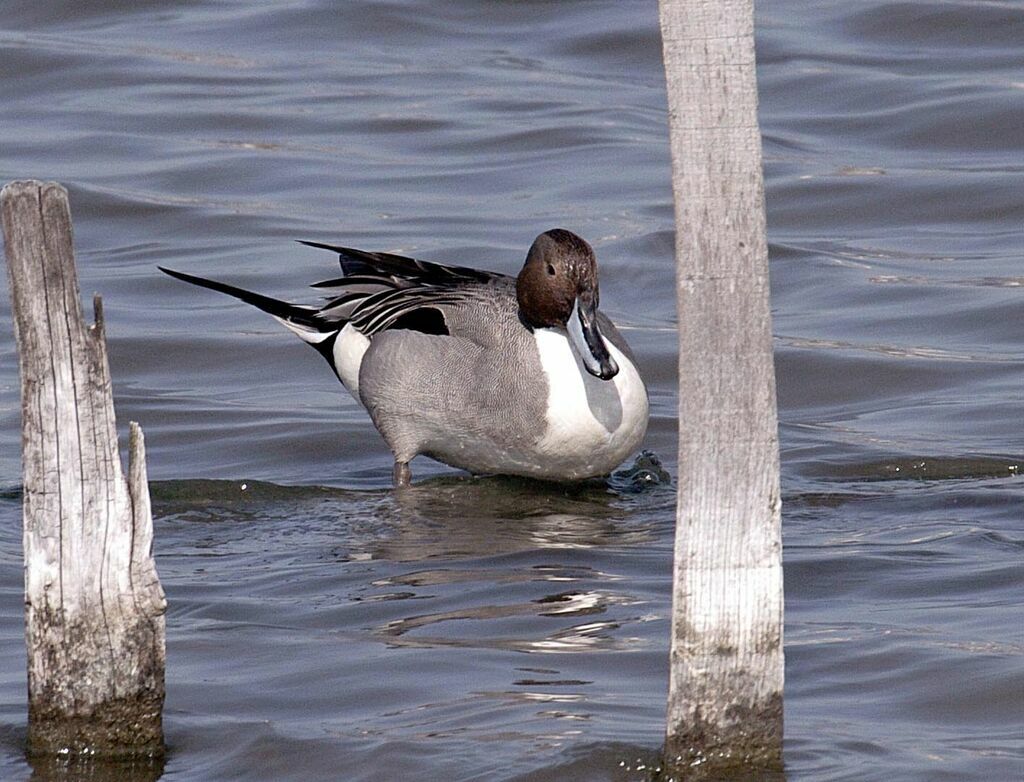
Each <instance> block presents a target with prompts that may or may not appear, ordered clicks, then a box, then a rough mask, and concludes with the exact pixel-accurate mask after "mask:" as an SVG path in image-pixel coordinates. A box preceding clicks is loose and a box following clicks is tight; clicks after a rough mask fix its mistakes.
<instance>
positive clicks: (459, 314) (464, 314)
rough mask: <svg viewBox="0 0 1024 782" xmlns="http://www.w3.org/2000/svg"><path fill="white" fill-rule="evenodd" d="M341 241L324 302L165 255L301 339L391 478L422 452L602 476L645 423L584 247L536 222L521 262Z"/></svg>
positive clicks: (401, 476)
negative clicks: (432, 257) (369, 422)
mask: <svg viewBox="0 0 1024 782" xmlns="http://www.w3.org/2000/svg"><path fill="white" fill-rule="evenodd" d="M303 244H307V245H310V246H313V247H320V248H323V249H327V250H331V251H333V252H336V253H337V254H338V256H339V259H340V262H341V268H342V272H343V274H344V276H343V277H340V278H338V279H332V280H326V281H324V282H319V283H315V284H314V286H313V287H315V288H327V289H335V291H334V293H333V294H332V296H331V297H330V298H329V299H328V300H327V302H326V303H325V304H323V305H322V306H319V307H309V306H301V305H295V304H289V303H287V302H283V301H278V300H276V299H272V298H269V297H267V296H262V295H260V294H258V293H251V292H249V291H246V290H242V289H240V288H236V287H234V286H232V285H226V284H225V283H222V282H216V281H213V280H207V279H203V278H201V277H194V276H192V275H189V274H183V273H182V272H177V271H172V270H170V269H164V268H162V267H161V270H162V271H164V272H166V273H167V274H169V275H171V276H172V277H176V278H178V279H179V280H184V281H185V282H190V283H193V284H195V285H201V286H203V287H205V288H212V289H213V290H216V291H220V292H222V293H227V294H228V295H230V296H234V297H236V298H239V299H241V300H242V301H245V302H248V303H249V304H252V305H254V306H256V307H258V308H259V309H261V310H263V311H264V312H266V313H268V314H270V315H271V316H272V317H273V318H274V319H275V320H277V321H279V322H280V323H281V324H283V325H284V326H286V327H287V328H288V329H290V330H291V331H293V332H294V333H295V334H297V335H298V336H299V337H300V338H301V339H302V340H303V341H304V342H306V343H307V344H309V345H312V346H313V347H314V348H316V350H317V351H318V352H319V353H320V354H321V355H322V356H323V357H324V358H325V359H327V362H328V363H329V364H330V365H331V368H332V369H333V370H334V372H335V374H336V375H337V376H338V379H339V380H341V382H342V384H344V386H345V388H346V389H348V391H349V392H350V393H351V394H352V396H354V397H355V398H356V400H357V401H359V402H360V403H361V404H362V405H363V406H364V407H365V408H366V410H367V411H368V412H369V413H370V417H371V418H372V419H373V423H374V424H375V425H376V427H377V429H378V430H379V431H380V433H381V435H382V436H383V437H384V440H385V441H386V442H387V444H388V446H389V447H390V448H391V451H392V452H393V453H394V456H395V466H394V481H395V484H396V485H405V484H407V483H408V482H409V480H410V478H411V471H410V469H409V462H410V461H411V460H412V459H413V457H415V456H417V455H420V454H423V455H426V456H431V457H433V458H434V459H437V460H439V461H441V462H444V463H445V464H449V465H451V466H453V467H459V468H462V469H464V470H468V471H470V472H473V473H503V474H510V475H524V476H530V477H534V478H542V479H547V480H563V481H564V480H570V481H575V480H582V479H585V478H592V477H596V476H601V475H607V474H608V473H609V472H611V471H612V470H613V469H614V468H615V467H616V466H618V465H619V464H620V463H621V462H622V461H623V460H624V459H625V458H626V457H627V456H628V455H629V454H630V453H632V452H633V451H634V450H635V449H636V448H637V446H639V445H640V441H641V440H642V439H643V436H644V433H645V431H646V429H647V389H646V388H645V386H644V383H643V380H642V379H641V378H640V373H639V372H638V371H637V368H636V362H635V361H634V359H633V354H632V351H631V350H630V349H629V346H628V345H627V344H626V341H625V340H624V339H623V338H622V335H621V334H620V333H619V332H618V330H617V329H616V328H615V326H614V325H613V324H612V322H611V321H610V320H609V319H608V318H607V317H605V315H604V314H603V313H601V312H599V311H598V284H597V261H596V259H595V257H594V251H593V250H592V249H591V247H590V245H589V244H587V242H585V241H584V240H583V239H581V238H580V237H579V236H577V235H576V234H574V233H571V232H570V231H566V230H563V229H555V230H552V231H547V232H546V233H543V234H541V235H540V236H538V237H537V239H536V240H535V241H534V243H533V245H532V246H531V247H530V251H529V253H528V254H527V256H526V263H525V264H524V265H523V268H522V271H520V272H519V275H518V277H516V278H513V277H510V276H508V275H505V274H499V273H497V272H490V271H479V270H477V269H470V268H465V267H461V266H445V265H442V264H439V263H431V262H427V261H418V260H415V259H413V258H405V257H402V256H400V255H391V254H389V253H376V252H365V251H363V250H353V249H350V248H347V247H335V246H333V245H327V244H320V243H318V242H303Z"/></svg>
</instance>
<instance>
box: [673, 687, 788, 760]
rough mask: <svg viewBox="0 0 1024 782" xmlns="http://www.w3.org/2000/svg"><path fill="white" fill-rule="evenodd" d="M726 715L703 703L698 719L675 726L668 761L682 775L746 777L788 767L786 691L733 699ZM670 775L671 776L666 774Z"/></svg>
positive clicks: (698, 710) (696, 715)
mask: <svg viewBox="0 0 1024 782" xmlns="http://www.w3.org/2000/svg"><path fill="white" fill-rule="evenodd" d="M720 716H722V718H723V719H722V720H721V721H718V720H716V721H710V720H708V719H706V718H704V717H703V716H702V715H701V712H700V709H697V710H696V711H695V712H694V714H693V715H692V719H691V720H689V721H688V722H686V723H685V724H679V725H677V726H676V727H675V729H674V730H671V731H669V733H670V736H669V738H668V741H667V742H666V744H665V751H664V758H663V767H664V771H665V773H666V774H669V775H672V774H674V775H675V777H676V778H678V779H680V780H682V779H686V780H697V779H702V778H711V777H714V778H717V777H722V776H727V777H730V778H731V777H733V776H736V777H737V778H741V779H742V778H743V775H744V772H746V773H747V774H749V773H752V772H756V773H758V774H764V773H765V772H773V771H777V772H781V771H782V696H781V694H779V695H775V696H772V697H770V698H769V699H768V700H767V701H765V702H763V703H759V704H749V703H747V704H743V703H733V704H732V705H730V706H729V707H728V708H727V710H726V714H724V715H720ZM663 778H664V779H667V778H669V777H667V776H666V777H663Z"/></svg>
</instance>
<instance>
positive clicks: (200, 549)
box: [0, 0, 1024, 781]
mask: <svg viewBox="0 0 1024 782" xmlns="http://www.w3.org/2000/svg"><path fill="white" fill-rule="evenodd" d="M656 11H657V8H656V5H655V4H654V3H653V2H647V3H623V2H562V3H558V4H549V3H538V2H527V3H514V4H513V3H509V4H496V3H486V2H480V1H479V0H476V1H472V0H463V1H462V2H454V3H428V2H411V1H410V2H390V3H382V2H381V3H357V2H352V3H346V4H332V3H326V2H319V3H317V2H294V3H289V4H283V3H279V4H266V5H257V4H245V3H239V2H227V3H225V2H221V3H214V2H210V0H197V2H193V3H188V4H181V3H168V2H157V1H156V0H150V1H149V2H142V3H116V2H100V1H99V0H96V1H95V2H80V3H75V4H66V3H56V2H50V1H40V0H36V1H35V2H32V3H27V2H25V3H21V2H17V3H9V4H7V7H6V8H5V14H4V29H3V30H2V31H0V69H2V73H3V78H2V79H0V102H2V105H3V106H4V110H3V112H2V113H0V138H2V139H3V143H2V145H0V180H2V181H8V180H11V179H15V178H25V177H34V178H42V179H46V178H52V179H57V180H60V181H61V182H63V183H65V184H66V185H67V186H68V188H69V190H70V192H71V203H72V211H73V215H74V219H75V231H76V237H75V238H76V246H77V250H78V260H79V273H80V276H81V278H82V287H83V290H84V292H85V293H86V295H88V294H89V293H91V292H93V291H99V292H100V293H102V294H103V296H104V299H105V304H106V316H107V331H108V340H109V345H110V353H111V361H112V364H113V374H114V382H115V391H116V401H117V409H118V415H119V420H120V421H121V424H122V426H121V428H122V430H126V428H127V421H128V420H130V419H133V420H139V421H141V422H142V424H143V426H144V428H145V430H146V434H147V446H148V448H149V469H150V475H151V477H152V478H153V479H154V481H155V483H154V486H153V495H154V504H155V511H156V514H157V518H156V553H157V562H158V567H159V570H160V574H161V577H162V580H163V583H164V586H165V589H166V591H167V594H168V598H169V602H170V608H169V612H168V631H167V637H168V660H169V662H168V670H167V682H168V698H167V707H166V711H165V725H166V733H167V740H168V744H169V756H168V759H167V763H166V766H165V768H164V770H163V771H164V774H163V778H164V779H168V780H170V779H182V780H185V779H187V780H193V779H204V780H206V779H209V780H219V779H246V780H261V779H265V780H284V779H296V780H299V779H301V780H307V779H317V778H319V779H340V778H344V779H346V780H386V779H399V778H405V779H451V780H480V779H508V780H512V779H518V780H577V779H578V780H588V781H589V780H641V779H644V778H645V776H646V774H647V770H646V768H640V767H641V766H647V765H648V764H650V763H653V762H656V752H657V749H658V746H659V744H660V741H661V735H662V731H663V723H664V702H665V693H666V688H667V639H668V623H669V612H670V606H669V585H670V557H671V542H672V527H673V504H674V492H673V489H672V488H671V487H670V486H669V487H667V486H661V487H659V486H655V487H653V488H651V489H648V490H646V491H641V492H631V491H625V490H624V489H623V487H622V486H621V485H620V486H618V487H611V488H609V487H606V486H601V485H598V486H588V487H583V488H581V489H575V490H554V489H551V488H549V487H548V488H545V487H540V486H538V485H536V484H529V483H524V482H519V481H509V480H502V479H491V480H477V479H469V478H467V477H465V476H462V475H459V474H458V473H455V472H454V471H452V470H449V469H447V468H444V467H442V466H440V465H435V464H432V463H430V462H428V461H426V460H421V462H422V463H421V462H417V463H415V464H414V475H415V476H416V477H417V479H420V480H422V481H423V483H422V484H421V485H419V486H418V487H417V488H416V489H415V490H414V491H413V492H412V493H411V494H410V495H409V496H408V497H401V498H399V497H395V496H394V495H392V493H391V492H390V491H389V490H388V484H389V480H390V459H389V456H388V453H387V451H386V449H385V447H384V445H383V443H382V442H381V441H380V439H379V437H378V436H377V434H376V433H375V431H374V430H373V428H372V426H371V425H370V423H369V421H368V419H367V418H366V416H365V414H364V413H363V412H361V411H360V410H359V409H358V408H357V406H356V405H355V403H354V402H353V401H352V400H351V399H350V398H349V397H348V395H347V394H346V393H344V391H342V390H341V389H340V387H339V386H337V384H336V382H335V381H334V380H333V379H332V378H331V376H330V374H329V372H328V370H327V369H326V367H324V366H323V364H322V360H321V359H320V358H318V357H317V356H316V355H315V354H314V352H313V351H310V350H308V349H307V348H303V347H302V346H301V345H299V344H298V342H297V341H296V340H295V339H294V338H293V337H290V336H289V335H287V334H285V333H284V332H283V330H281V329H280V328H279V327H277V326H276V325H275V324H274V323H273V322H271V321H270V320H269V319H266V318H265V317H263V316H261V315H260V314H259V313H257V312H255V311H251V310H249V309H247V308H246V307H245V306H244V305H241V304H235V303H232V302H231V301H230V300H228V299H226V298H224V297H219V296H217V295H215V294H213V293H209V292H204V291H200V290H196V289H191V288H189V287H187V286H184V285H181V284H180V283H176V282H174V281H172V280H169V279H166V278H164V277H162V276H161V275H159V274H158V273H157V272H156V271H155V266H156V265H157V264H164V265H168V266H172V267H175V268H180V269H182V270H185V271H190V272H193V273H198V274H204V275H209V276H216V277H220V278H224V279H227V280H229V281H233V282H235V283H237V284H241V285H244V286H248V287H252V288H256V289H259V290H261V291H265V292H267V293H270V294H276V295H281V296H285V297H291V298H293V299H299V298H302V297H305V296H309V294H308V293H306V292H304V290H303V286H304V285H305V284H306V283H308V282H313V281H315V280H318V279H322V278H323V277H324V276H326V275H329V274H331V273H332V269H333V259H332V258H331V257H330V256H325V255H323V254H322V253H319V252H317V251H315V250H311V249H309V248H304V247H301V246H299V245H297V244H295V243H294V242H293V241H292V240H293V239H298V238H304V239H314V240H325V241H335V242H344V243H347V244H350V245H353V246H357V247H366V248H369V249H382V250H391V251H396V252H402V253H406V254H415V255H419V256H422V257H425V258H432V259H437V260H449V261H452V262H455V263H463V264H471V265H480V266H486V267H488V268H495V269H501V270H505V271H514V270H515V269H516V268H517V267H518V265H519V264H520V263H521V261H522V257H523V254H524V252H525V249H526V247H527V245H528V244H529V242H530V241H531V240H532V238H533V236H534V235H536V234H537V233H538V232H539V231H541V230H544V229H547V228H550V227H554V226H564V227H567V228H570V229H573V230H575V231H577V232H579V233H581V234H582V235H584V236H585V237H587V238H588V239H589V240H590V241H591V242H592V243H593V244H594V246H595V247H596V249H597V252H598V257H599V260H600V263H601V273H602V305H603V307H604V308H605V309H606V310H607V311H608V312H609V314H611V315H612V317H613V318H614V319H615V320H617V321H618V322H619V323H620V324H622V325H624V326H625V327H626V335H627V338H628V339H629V340H630V342H631V344H632V345H633V347H634V349H635V350H636V352H637V354H638V356H639V361H640V364H641V370H642V371H643V373H644V374H645V377H646V378H647V380H648V384H649V386H650V389H651V401H652V421H651V428H650V432H649V435H648V437H647V441H646V443H645V447H647V448H649V449H651V450H652V451H654V452H655V453H657V454H658V455H659V456H660V457H661V459H662V460H663V461H664V463H665V466H666V468H667V469H668V470H669V472H670V473H672V474H673V475H675V472H676V469H675V429H676V421H675V396H674V388H675V335H674V331H673V329H674V301H673V295H672V291H673V265H672V264H673V260H672V231H673V223H672V205H671V188H670V180H669V161H668V152H667V149H668V147H667V125H666V115H665V94H664V79H663V74H662V72H661V59H660V49H659V46H660V43H659V36H658V30H657V15H656ZM1022 36H1024V7H1022V6H1021V5H1020V4H1018V3H1010V2H985V3H978V2H966V1H965V2H940V1H938V0H936V1H935V2H923V1H922V2H902V3H889V2H878V1H877V0H865V1H864V2H860V3H848V2H846V3H839V2H825V1H824V0H819V2H814V3H804V2H800V3H798V2H790V1H788V0H787V1H786V2H783V1H782V0H775V1H773V2H769V1H768V0H765V1H763V2H760V3H759V4H758V54H759V58H760V69H759V78H760V87H761V121H762V127H763V132H764V139H765V144H764V151H765V163H766V175H767V180H766V181H767V193H768V224H769V238H770V241H771V254H772V283H773V308H774V314H775V324H774V325H775V332H776V356H777V367H778V382H779V402H780V418H781V437H782V464H783V491H784V500H785V507H784V535H785V547H786V548H785V562H786V597H787V624H786V654H787V689H786V755H785V757H786V765H787V776H788V778H790V779H813V780H852V779H878V778H882V777H890V778H897V779H901V780H903V779H905V780H937V779H956V780H996V779H998V780H1003V779H1007V780H1009V779H1019V778H1021V776H1022V775H1024V707H1022V706H1021V704H1022V703H1024V665H1022V664H1021V660H1022V659H1024V657H1022V654H1024V623H1022V622H1021V618H1020V617H1021V613H1020V611H1021V608H1020V604H1021V585H1022V578H1024V567H1022V564H1021V560H1022V554H1024V535H1022V532H1021V511H1020V508H1021V507H1022V505H1021V501H1022V499H1024V483H1022V480H1024V479H1022V478H1021V477H1019V474H1018V473H1019V470H1020V465H1021V455H1022V452H1024V448H1022V446H1021V434H1020V405H1021V401H1022V396H1021V387H1022V385H1024V361H1022V349H1021V345H1022V344H1024V318H1021V315H1020V314H1021V312H1022V307H1024V299H1022V291H1021V287H1022V286H1024V276H1022V272H1021V247H1022V242H1021V238H1022V228H1021V226H1022V224H1024V207H1022V205H1021V198H1020V193H1021V192H1022V185H1024V182H1022V178H1024V166H1022V165H1021V162H1020V152H1019V151H1020V144H1021V130H1020V129H1021V127H1024V81H1022V76H1021V70H1020V62H1021V60H1020V41H1021V40H1022ZM306 300H311V297H310V298H309V299H306ZM18 410H19V401H18V379H17V374H16V365H15V355H14V348H13V338H12V335H11V321H10V311H9V303H8V299H7V297H6V296H2V297H0V488H6V489H13V488H14V487H16V486H17V484H18V481H19V474H20V467H19V456H18V454H19V433H18V432H19V430H18V426H19V424H18ZM288 487H296V488H288ZM327 487H330V488H327ZM24 734H25V684H24V647H23V640H22V595H21V552H20V505H19V501H18V498H17V495H16V493H14V492H11V491H7V492H6V493H5V494H3V495H2V497H0V777H2V778H4V779H27V778H28V777H29V776H30V774H31V769H30V767H29V766H28V765H27V763H26V762H25V760H24V758H23V754H22V746H23V741H24ZM155 773H157V774H158V773H159V772H155ZM57 776H60V775H59V774H58V775H57ZM151 776H153V775H151ZM36 778H37V779H46V778H50V775H49V774H48V772H45V771H44V770H40V771H39V772H38V773H37V775H36ZM140 778H141V777H140Z"/></svg>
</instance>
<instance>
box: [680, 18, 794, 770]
mask: <svg viewBox="0 0 1024 782" xmlns="http://www.w3.org/2000/svg"><path fill="white" fill-rule="evenodd" d="M660 13H661V33H662V41H663V47H664V49H663V51H664V61H665V74H666V78H667V85H668V104H669V125H670V134H671V149H672V183H673V189H674V191H675V204H676V268H677V301H678V311H679V496H678V508H677V519H676V524H677V526H676V547H675V577H674V595H673V597H674V608H673V623H672V650H671V666H670V684H669V703H668V725H667V742H666V759H667V761H668V764H669V766H670V767H671V768H673V769H685V770H687V775H686V776H687V778H691V777H692V776H694V772H695V771H699V770H700V769H708V770H712V771H716V772H721V771H722V770H723V769H728V768H736V767H739V768H742V767H747V768H753V769H772V768H781V763H782V689H783V649H782V544H781V524H780V509H781V502H780V497H779V452H778V424H777V413H776V401H775V373H774V367H773V360H772V336H771V313H770V308H769V289H768V247H767V239H766V237H765V211H764V180H763V175H762V170H761V136H760V130H759V128H758V122H757V80H756V73H755V61H754V9H753V0H661V1H660Z"/></svg>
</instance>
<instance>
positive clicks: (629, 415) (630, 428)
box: [534, 329, 648, 478]
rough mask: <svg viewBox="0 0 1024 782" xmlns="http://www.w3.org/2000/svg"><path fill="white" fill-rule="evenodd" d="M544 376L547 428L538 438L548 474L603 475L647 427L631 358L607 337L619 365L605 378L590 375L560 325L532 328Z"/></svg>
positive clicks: (640, 385)
mask: <svg viewBox="0 0 1024 782" xmlns="http://www.w3.org/2000/svg"><path fill="white" fill-rule="evenodd" d="M534 338H535V339H536V341H537V350H538V352H539V354H540V362H541V366H542V367H543V369H544V374H545V375H546V377H547V381H548V388H549V393H548V407H547V414H546V417H547V431H546V432H545V434H544V436H543V437H542V438H541V441H540V442H539V443H538V451H539V456H540V458H541V461H542V466H543V468H544V470H545V472H547V473H549V474H550V475H551V477H561V478H587V477H591V476H596V475H606V474H607V473H609V472H611V470H613V469H614V468H615V467H617V466H618V465H619V464H621V463H622V461H623V460H624V459H625V458H626V457H627V456H629V455H630V453H631V452H632V451H633V450H634V449H636V448H637V447H638V446H639V445H640V442H641V441H642V440H643V437H644V434H645V432H646V430H647V413H648V405H647V389H646V388H645V387H644V383H643V380H642V379H641V378H640V373H639V372H638V371H637V369H636V367H635V366H633V362H632V361H630V360H629V359H628V358H627V357H626V356H625V354H624V353H622V351H620V350H619V349H617V348H616V347H615V346H614V345H612V344H611V343H610V342H609V343H607V345H608V351H609V352H610V353H611V355H612V357H613V358H614V359H615V361H616V363H617V364H618V365H619V373H618V374H617V375H616V376H615V377H614V378H612V379H611V380H601V379H600V378H597V377H594V376H593V375H591V374H590V373H589V372H587V371H586V369H585V368H584V366H583V363H582V361H580V359H579V357H578V356H577V355H576V353H575V352H574V351H573V350H572V347H571V346H570V344H569V340H568V338H567V337H566V334H565V332H564V331H561V330H556V329H536V330H535V331H534Z"/></svg>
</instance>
